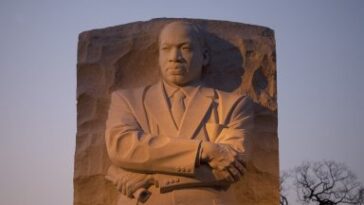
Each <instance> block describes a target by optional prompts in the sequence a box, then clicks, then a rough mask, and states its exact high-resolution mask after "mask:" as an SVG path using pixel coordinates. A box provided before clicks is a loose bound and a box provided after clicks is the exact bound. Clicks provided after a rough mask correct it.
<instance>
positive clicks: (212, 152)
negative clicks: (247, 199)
mask: <svg viewBox="0 0 364 205" xmlns="http://www.w3.org/2000/svg"><path fill="white" fill-rule="evenodd" d="M201 161H202V162H207V163H208V164H209V165H210V167H211V168H212V169H213V172H214V174H215V176H216V177H217V178H218V179H223V180H226V181H228V182H234V181H238V180H239V178H240V176H241V175H243V174H244V172H245V162H244V160H243V158H242V155H241V154H239V153H238V152H237V151H235V150H234V149H233V148H232V147H231V146H230V145H228V144H215V143H211V142H203V143H202V152H201Z"/></svg>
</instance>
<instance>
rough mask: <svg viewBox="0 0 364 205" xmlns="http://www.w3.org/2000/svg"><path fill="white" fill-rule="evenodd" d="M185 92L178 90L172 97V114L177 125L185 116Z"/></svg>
mask: <svg viewBox="0 0 364 205" xmlns="http://www.w3.org/2000/svg"><path fill="white" fill-rule="evenodd" d="M185 97H186V96H185V94H184V93H183V92H182V91H181V90H178V91H177V92H176V93H175V94H174V95H173V97H172V99H173V103H172V115H173V118H174V121H175V122H176V125H177V127H179V126H180V124H181V120H182V117H183V113H184V112H185V109H186V108H185V103H184V98H185Z"/></svg>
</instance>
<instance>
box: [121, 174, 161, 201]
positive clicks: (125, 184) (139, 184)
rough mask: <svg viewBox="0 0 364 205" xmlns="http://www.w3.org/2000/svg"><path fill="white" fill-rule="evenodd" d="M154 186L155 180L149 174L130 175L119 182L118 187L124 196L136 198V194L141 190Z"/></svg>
mask: <svg viewBox="0 0 364 205" xmlns="http://www.w3.org/2000/svg"><path fill="white" fill-rule="evenodd" d="M153 184H154V178H153V176H152V175H149V174H139V173H128V174H127V175H124V176H123V177H122V178H121V179H119V180H118V182H117V184H116V187H117V189H118V190H119V191H120V193H122V194H123V195H125V196H127V197H129V198H134V197H138V196H134V193H135V192H136V191H137V190H139V189H142V188H144V189H148V188H149V187H150V186H151V185H153Z"/></svg>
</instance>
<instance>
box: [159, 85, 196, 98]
mask: <svg viewBox="0 0 364 205" xmlns="http://www.w3.org/2000/svg"><path fill="white" fill-rule="evenodd" d="M163 85H164V89H165V91H166V94H167V97H168V98H171V97H172V96H173V95H174V94H175V93H176V92H177V91H178V90H181V91H182V92H183V93H184V94H185V95H186V97H187V98H190V97H192V96H193V95H194V94H195V93H196V92H197V90H198V89H199V87H200V86H201V82H196V83H193V84H191V85H186V86H183V87H176V86H172V85H169V84H168V83H166V82H164V81H163Z"/></svg>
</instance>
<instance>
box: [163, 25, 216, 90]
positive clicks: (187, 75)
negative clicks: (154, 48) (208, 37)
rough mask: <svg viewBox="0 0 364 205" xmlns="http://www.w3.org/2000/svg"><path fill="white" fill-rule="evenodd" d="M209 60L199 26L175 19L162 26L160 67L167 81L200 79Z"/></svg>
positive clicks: (186, 82) (177, 82) (177, 83)
mask: <svg viewBox="0 0 364 205" xmlns="http://www.w3.org/2000/svg"><path fill="white" fill-rule="evenodd" d="M208 61H209V56H208V52H207V48H206V46H205V40H204V35H203V33H202V31H201V30H200V28H199V27H198V26H196V25H194V24H192V23H189V22H184V21H176V22H172V23H169V24H167V25H165V26H164V27H163V29H162V30H161V32H160V34H159V66H160V69H161V74H162V78H163V80H164V81H165V82H166V83H168V84H170V85H174V86H184V85H188V84H191V83H193V82H196V81H199V80H200V79H201V74H202V68H203V67H204V66H206V65H207V64H208Z"/></svg>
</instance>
